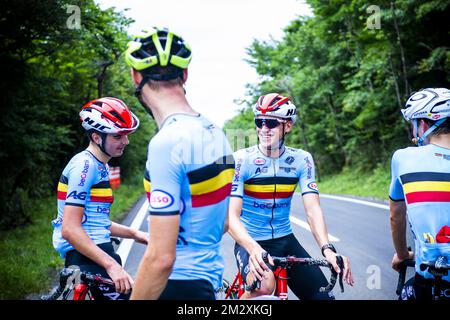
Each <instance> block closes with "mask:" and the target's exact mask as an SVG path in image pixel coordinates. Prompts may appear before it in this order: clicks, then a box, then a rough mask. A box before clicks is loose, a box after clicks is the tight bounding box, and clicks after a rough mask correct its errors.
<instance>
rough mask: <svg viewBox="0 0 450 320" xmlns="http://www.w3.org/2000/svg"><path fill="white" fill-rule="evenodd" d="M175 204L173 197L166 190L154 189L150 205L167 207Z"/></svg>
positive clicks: (159, 207)
mask: <svg viewBox="0 0 450 320" xmlns="http://www.w3.org/2000/svg"><path fill="white" fill-rule="evenodd" d="M172 204H173V197H172V196H171V195H170V194H168V193H167V192H165V191H162V190H154V191H152V192H151V194H150V206H151V207H152V208H153V209H165V208H168V207H170V206H171V205H172Z"/></svg>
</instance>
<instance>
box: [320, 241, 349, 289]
mask: <svg viewBox="0 0 450 320" xmlns="http://www.w3.org/2000/svg"><path fill="white" fill-rule="evenodd" d="M324 254H325V258H326V259H327V261H328V262H329V263H331V265H332V266H333V268H334V270H335V271H336V272H337V273H341V272H344V274H343V279H344V281H345V282H346V283H347V284H348V285H349V286H352V287H353V285H354V283H355V281H354V280H353V273H352V270H351V268H350V259H349V258H348V257H346V256H343V255H341V257H342V260H343V261H344V270H341V268H339V266H338V264H337V260H336V256H337V254H336V253H334V252H333V251H332V250H330V249H327V250H325V251H324Z"/></svg>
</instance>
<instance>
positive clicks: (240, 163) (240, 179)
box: [230, 151, 247, 198]
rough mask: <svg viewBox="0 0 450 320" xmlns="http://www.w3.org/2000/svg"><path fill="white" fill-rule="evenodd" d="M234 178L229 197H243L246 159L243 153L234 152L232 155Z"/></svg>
mask: <svg viewBox="0 0 450 320" xmlns="http://www.w3.org/2000/svg"><path fill="white" fill-rule="evenodd" d="M233 156H234V163H235V167H234V176H233V183H232V185H231V194H230V196H231V197H240V198H242V197H243V196H244V181H245V179H246V176H245V175H246V171H247V170H246V163H247V161H246V157H245V153H244V152H240V151H236V152H235V153H234V154H233Z"/></svg>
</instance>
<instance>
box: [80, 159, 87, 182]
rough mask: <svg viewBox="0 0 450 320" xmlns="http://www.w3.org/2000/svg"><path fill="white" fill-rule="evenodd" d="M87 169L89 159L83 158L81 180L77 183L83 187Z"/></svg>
mask: <svg viewBox="0 0 450 320" xmlns="http://www.w3.org/2000/svg"><path fill="white" fill-rule="evenodd" d="M88 171H89V160H84V168H83V171H81V180H80V183H79V184H78V186H79V187H84V183H85V182H86V175H87V173H88Z"/></svg>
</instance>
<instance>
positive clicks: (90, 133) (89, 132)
mask: <svg viewBox="0 0 450 320" xmlns="http://www.w3.org/2000/svg"><path fill="white" fill-rule="evenodd" d="M94 132H95V133H96V134H98V135H99V136H100V138H101V139H102V142H101V143H100V144H99V143H97V142H95V141H94V139H92V133H94ZM106 135H107V134H106V133H103V132H98V131H96V130H89V131H88V136H89V140H91V141H92V142H93V143H94V144H95V145H96V146H97V147H98V148H99V149H100V151H101V152H103V153H104V154H106V155H107V156H108V157H111V155H110V154H109V153H108V152H106V149H105V145H106Z"/></svg>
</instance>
